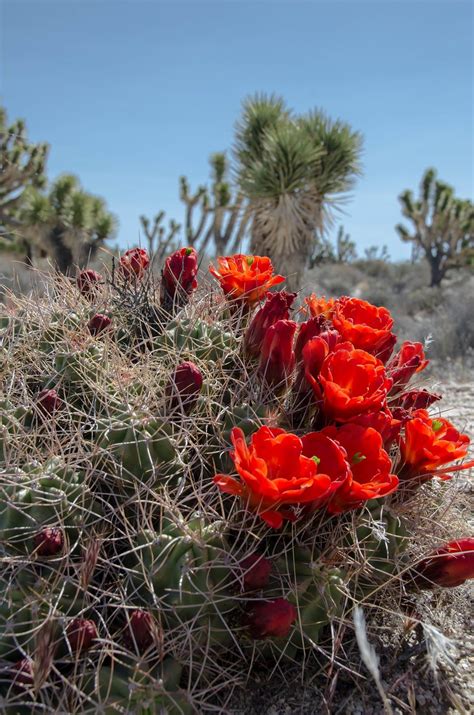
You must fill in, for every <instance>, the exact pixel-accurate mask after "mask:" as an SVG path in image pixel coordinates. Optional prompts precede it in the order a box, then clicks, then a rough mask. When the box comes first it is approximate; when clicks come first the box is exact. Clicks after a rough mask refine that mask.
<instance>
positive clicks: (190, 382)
mask: <svg viewBox="0 0 474 715" xmlns="http://www.w3.org/2000/svg"><path fill="white" fill-rule="evenodd" d="M201 387H202V374H201V372H200V370H199V368H198V367H196V365H195V364H194V363H193V362H189V361H186V362H182V363H181V364H180V365H178V367H177V368H176V370H175V371H174V373H173V375H172V377H171V378H170V381H169V383H168V385H167V387H166V395H167V397H168V398H169V399H170V402H171V408H172V409H173V408H175V407H177V406H178V405H183V407H184V408H185V410H186V411H188V410H189V409H190V408H191V407H192V406H193V405H194V403H195V402H196V400H197V397H198V394H199V392H200V390H201Z"/></svg>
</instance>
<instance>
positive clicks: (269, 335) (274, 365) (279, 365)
mask: <svg viewBox="0 0 474 715" xmlns="http://www.w3.org/2000/svg"><path fill="white" fill-rule="evenodd" d="M296 327H297V325H296V323H295V322H293V321H292V320H277V322H276V323H274V325H271V326H270V327H269V328H268V330H267V332H266V333H265V337H264V339H263V343H262V350H261V357H260V365H259V368H258V371H259V373H260V375H261V376H262V377H263V378H264V380H265V381H266V382H267V383H268V384H269V385H275V386H277V385H286V384H287V383H288V381H289V379H290V376H291V373H292V372H293V369H294V367H295V354H294V352H293V338H294V335H295V332H296Z"/></svg>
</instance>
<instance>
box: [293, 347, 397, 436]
mask: <svg viewBox="0 0 474 715" xmlns="http://www.w3.org/2000/svg"><path fill="white" fill-rule="evenodd" d="M319 339H320V338H314V339H313V340H311V341H310V343H308V345H307V346H306V347H305V348H304V350H303V358H304V359H305V364H306V377H307V379H308V381H309V382H310V384H311V386H312V387H313V391H314V393H315V396H316V399H322V400H323V411H324V415H325V416H326V417H327V418H329V419H332V420H335V421H336V422H349V421H351V420H352V419H353V418H354V417H356V416H357V415H361V414H365V413H367V412H373V411H374V410H379V409H381V408H382V407H384V406H385V402H386V398H387V392H388V390H389V389H390V387H391V386H392V381H391V380H390V379H389V378H388V377H387V375H386V373H385V368H384V365H383V363H382V362H381V361H380V360H378V359H377V358H376V357H374V356H373V355H370V354H369V353H367V352H365V351H364V350H356V349H354V348H352V347H351V346H349V345H348V344H347V343H341V344H339V345H337V346H336V350H335V351H334V352H332V353H329V354H328V355H327V357H325V359H324V361H323V362H322V364H321V368H320V371H319V374H317V375H315V374H314V368H315V365H316V361H315V365H312V364H311V363H310V362H306V361H307V358H308V353H309V347H308V346H310V345H311V343H313V342H314V341H316V340H319Z"/></svg>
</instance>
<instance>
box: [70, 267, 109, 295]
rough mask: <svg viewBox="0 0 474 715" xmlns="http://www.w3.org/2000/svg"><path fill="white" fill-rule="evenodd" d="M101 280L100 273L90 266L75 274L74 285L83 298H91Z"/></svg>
mask: <svg viewBox="0 0 474 715" xmlns="http://www.w3.org/2000/svg"><path fill="white" fill-rule="evenodd" d="M103 281H104V279H103V277H102V276H101V275H100V273H97V271H93V270H92V269H91V268H86V269H85V270H83V271H81V272H80V273H79V275H78V276H77V278H76V285H77V287H78V289H79V292H80V293H81V294H82V295H83V296H84V298H91V297H93V296H94V295H95V294H96V293H97V291H98V289H99V286H100V284H101V283H102V282H103Z"/></svg>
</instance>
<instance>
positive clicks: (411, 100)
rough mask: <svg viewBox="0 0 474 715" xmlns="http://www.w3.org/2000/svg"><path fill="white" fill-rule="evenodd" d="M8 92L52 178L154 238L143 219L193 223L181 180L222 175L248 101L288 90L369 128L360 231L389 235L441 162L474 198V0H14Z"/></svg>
mask: <svg viewBox="0 0 474 715" xmlns="http://www.w3.org/2000/svg"><path fill="white" fill-rule="evenodd" d="M0 5H1V16H0V22H1V68H2V69H1V75H0V76H1V87H0V91H1V95H2V99H3V101H4V103H5V104H6V106H7V109H8V111H9V113H10V115H11V116H12V117H14V116H22V117H25V118H26V119H27V122H28V127H29V130H30V134H31V136H32V138H34V139H35V140H40V139H42V140H47V141H48V142H50V144H51V147H52V149H51V155H50V161H49V175H50V177H55V176H56V175H58V174H59V173H61V172H64V171H70V172H73V173H76V174H77V175H78V176H79V177H80V179H81V180H82V182H83V184H84V186H85V188H86V189H87V190H89V191H92V192H95V193H98V194H100V195H102V196H104V198H106V200H107V202H108V204H109V206H110V208H111V209H112V210H113V211H114V212H115V213H116V214H117V215H118V217H119V220H120V231H119V241H120V244H121V245H123V246H125V245H127V244H128V243H135V242H136V241H137V239H138V237H139V223H138V215H139V214H141V213H145V214H149V215H151V214H153V213H155V212H156V211H157V210H158V209H164V210H166V211H167V213H168V215H169V216H174V217H175V218H176V219H178V220H181V219H182V206H181V204H180V202H179V199H178V177H179V176H180V175H181V174H183V173H184V174H186V175H188V177H189V178H190V180H191V181H192V183H193V185H196V184H197V183H198V182H203V181H205V180H206V179H207V176H208V165H207V157H208V155H209V154H210V152H212V151H217V150H222V149H226V148H228V147H229V146H230V145H231V142H232V135H233V124H234V121H235V120H236V118H237V117H238V114H239V107H240V103H241V100H242V98H243V97H244V96H245V95H247V94H248V93H252V92H255V91H257V90H259V91H260V90H261V91H266V92H272V91H273V92H277V93H281V94H282V95H284V97H285V98H286V99H287V101H288V103H289V104H290V105H291V106H292V107H293V108H294V109H295V110H296V111H301V112H303V111H305V110H307V109H309V108H311V107H314V106H320V107H323V108H324V109H325V110H326V111H327V112H329V114H331V115H333V116H340V117H341V118H343V119H345V120H347V121H349V122H350V123H351V124H352V125H353V127H355V128H357V129H359V130H361V131H362V132H363V134H364V136H365V154H364V177H363V178H362V179H361V180H360V181H359V183H358V184H357V187H356V189H355V191H354V195H353V199H352V201H351V202H350V203H349V204H348V205H347V208H346V211H347V212H348V215H347V216H346V217H344V219H343V221H344V225H345V227H346V229H347V230H348V231H349V232H350V233H351V235H352V237H353V238H354V239H355V240H356V241H357V243H358V245H359V246H360V247H361V248H362V247H364V246H367V245H370V244H374V243H380V244H382V243H386V244H388V246H389V248H390V250H391V253H392V256H396V257H400V256H406V255H408V249H407V247H406V246H404V245H403V244H401V243H400V241H399V239H398V238H397V235H396V234H395V232H394V228H393V227H394V224H395V223H396V222H397V221H398V220H399V219H400V213H399V208H398V202H397V195H398V194H399V193H400V191H401V190H403V189H405V188H408V187H413V188H414V187H416V186H417V185H418V183H419V180H420V177H421V174H422V172H423V170H424V169H425V168H426V167H427V166H429V165H433V166H435V167H437V168H438V170H439V173H440V175H441V177H442V178H443V179H444V180H446V181H448V182H450V183H452V184H453V185H454V186H455V187H456V189H457V191H458V192H459V194H460V195H462V196H464V197H472V196H473V86H474V78H473V54H472V33H473V7H474V4H473V3H472V2H471V1H470V0H418V1H417V0H392V1H390V0H373V1H371V2H361V1H359V0H347V1H346V2H343V1H339V0H333V1H332V2H319V1H316V0H314V1H312V2H299V1H298V0H253V1H252V2H244V1H241V0H218V1H217V0H216V1H215V2H207V1H203V0H193V1H192V2H184V1H180V0H170V2H164V1H162V0H155V1H152V0H148V1H147V0H128V2H120V1H117V0H114V1H112V0H96V1H95V2H91V1H89V0H60V1H59V0H55V1H49V0H48V1H46V0H34V1H27V0H16V1H15V2H13V1H12V0H0Z"/></svg>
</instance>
